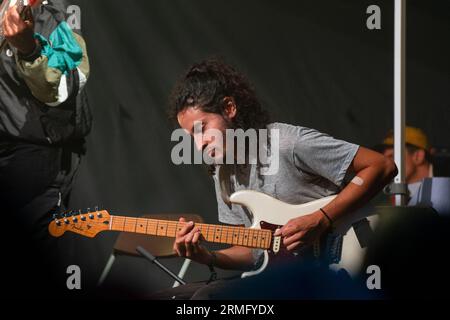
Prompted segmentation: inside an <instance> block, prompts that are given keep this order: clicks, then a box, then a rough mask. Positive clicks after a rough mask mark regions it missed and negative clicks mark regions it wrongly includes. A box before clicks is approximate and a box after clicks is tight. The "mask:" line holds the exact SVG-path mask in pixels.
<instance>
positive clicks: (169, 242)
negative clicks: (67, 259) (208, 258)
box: [97, 214, 203, 287]
mask: <svg viewBox="0 0 450 320" xmlns="http://www.w3.org/2000/svg"><path fill="white" fill-rule="evenodd" d="M180 216H181V215H180V214H176V215H175V214H162V215H144V216H142V218H148V219H158V220H171V221H178V219H179V218H180ZM182 216H183V217H184V218H185V219H186V220H187V221H194V222H196V223H203V219H202V217H200V216H199V215H195V214H185V215H182ZM173 242H174V239H173V238H166V237H156V236H149V235H145V234H134V233H127V232H121V233H120V235H119V237H118V238H117V240H116V242H115V244H114V247H113V251H112V253H111V255H110V257H109V259H108V262H107V263H106V265H105V268H104V269H103V272H102V274H101V276H100V279H99V281H98V284H97V286H101V285H102V284H103V283H104V282H105V279H106V277H107V276H108V274H109V272H110V271H111V268H112V266H113V264H114V262H115V261H116V258H117V257H118V256H132V257H141V258H142V256H141V255H140V254H139V253H138V252H137V251H136V247H137V246H141V247H143V248H144V249H145V250H147V251H148V252H150V253H151V254H152V255H154V256H155V257H157V258H171V257H176V256H177V255H176V254H175V253H174V252H173ZM190 263H191V260H189V259H185V260H184V263H183V265H182V267H181V269H180V271H179V273H178V277H180V278H181V279H183V278H184V276H185V275H186V272H187V270H188V268H189V265H190ZM179 285H180V284H179V283H178V281H175V283H174V284H173V287H177V286H179Z"/></svg>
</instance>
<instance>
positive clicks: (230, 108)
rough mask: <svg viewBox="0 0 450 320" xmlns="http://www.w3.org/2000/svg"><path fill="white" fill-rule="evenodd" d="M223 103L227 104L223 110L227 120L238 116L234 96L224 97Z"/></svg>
mask: <svg viewBox="0 0 450 320" xmlns="http://www.w3.org/2000/svg"><path fill="white" fill-rule="evenodd" d="M223 103H224V105H225V107H224V109H223V111H224V117H225V118H226V119H227V120H232V119H234V117H236V113H237V108H236V103H235V102H234V99H233V98H232V97H225V98H223Z"/></svg>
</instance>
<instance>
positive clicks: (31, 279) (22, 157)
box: [0, 142, 80, 298]
mask: <svg viewBox="0 0 450 320" xmlns="http://www.w3.org/2000/svg"><path fill="white" fill-rule="evenodd" d="M79 163H80V156H79V155H76V154H74V153H73V152H72V151H71V149H66V148H62V147H47V146H39V145H33V144H27V143H12V142H0V214H1V215H0V216H1V218H2V219H3V221H7V223H5V224H4V225H5V228H4V232H3V233H2V235H1V240H2V249H3V250H2V251H1V253H0V254H2V256H3V257H2V259H1V263H0V266H1V269H2V273H1V276H2V277H3V279H2V280H3V284H4V286H3V288H6V291H7V292H8V293H9V294H8V296H10V297H18V296H20V297H38V298H39V297H40V298H43V297H48V296H58V295H59V292H62V290H64V286H65V281H64V278H65V277H66V275H65V274H64V272H63V268H62V266H60V265H59V261H60V258H61V254H63V253H61V251H60V250H59V248H58V240H57V239H55V238H52V237H51V236H50V235H49V234H48V231H47V228H48V224H49V223H50V221H51V220H52V215H53V214H57V213H60V212H61V211H64V210H65V206H66V204H67V201H68V199H69V196H70V191H71V187H72V182H73V179H74V176H75V173H76V171H77V168H78V166H79Z"/></svg>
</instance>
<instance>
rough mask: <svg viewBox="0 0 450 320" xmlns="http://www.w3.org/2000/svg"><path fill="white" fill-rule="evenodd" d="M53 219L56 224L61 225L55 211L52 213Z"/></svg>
mask: <svg viewBox="0 0 450 320" xmlns="http://www.w3.org/2000/svg"><path fill="white" fill-rule="evenodd" d="M53 220H55V223H56V225H57V226H60V225H61V221H59V215H58V214H56V213H54V214H53Z"/></svg>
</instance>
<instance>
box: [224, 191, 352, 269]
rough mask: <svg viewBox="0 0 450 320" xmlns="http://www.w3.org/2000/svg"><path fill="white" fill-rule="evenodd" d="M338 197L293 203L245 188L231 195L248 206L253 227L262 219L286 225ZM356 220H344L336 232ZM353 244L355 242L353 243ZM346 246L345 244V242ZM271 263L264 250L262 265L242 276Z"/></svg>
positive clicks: (343, 229) (346, 228)
mask: <svg viewBox="0 0 450 320" xmlns="http://www.w3.org/2000/svg"><path fill="white" fill-rule="evenodd" d="M334 198H336V195H333V196H329V197H325V198H322V199H318V200H314V201H311V202H308V203H304V204H299V205H291V204H287V203H284V202H282V201H280V200H277V199H275V198H273V197H271V196H269V195H266V194H264V193H260V192H257V191H251V190H243V191H238V192H236V193H234V194H232V195H231V196H230V201H231V202H232V203H234V204H239V205H242V206H244V207H246V208H247V209H248V210H249V211H250V213H251V214H252V215H253V224H252V226H251V228H253V229H260V228H261V227H260V223H261V222H262V221H264V222H268V223H271V224H274V225H285V224H286V223H287V222H288V221H289V220H291V219H293V218H298V217H300V216H304V215H308V214H311V213H313V212H315V211H317V210H319V209H320V208H323V207H324V206H326V205H327V204H328V203H330V202H331V201H332V200H334ZM352 221H353V222H354V221H356V220H355V217H353V219H351V218H349V219H347V220H346V221H345V222H344V221H342V222H340V223H339V225H337V226H336V232H337V233H340V234H343V235H344V234H345V233H346V232H347V230H348V229H349V228H350V227H351V222H352ZM352 245H353V244H352ZM344 246H345V244H344ZM268 263H269V254H268V252H267V250H265V251H264V261H263V263H262V265H261V267H260V268H259V269H257V270H255V271H251V272H245V273H243V274H242V277H248V276H252V275H256V274H259V273H261V272H262V271H263V270H264V269H265V268H266V267H267V265H268Z"/></svg>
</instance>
